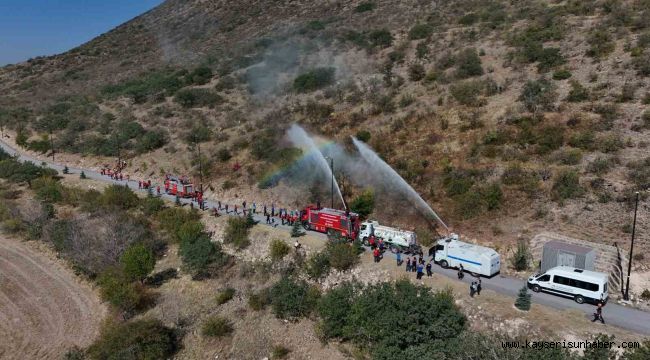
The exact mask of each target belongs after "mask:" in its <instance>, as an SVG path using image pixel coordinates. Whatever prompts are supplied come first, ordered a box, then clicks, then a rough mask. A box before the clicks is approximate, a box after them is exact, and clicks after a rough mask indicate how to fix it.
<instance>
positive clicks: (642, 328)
mask: <svg viewBox="0 0 650 360" xmlns="http://www.w3.org/2000/svg"><path fill="white" fill-rule="evenodd" d="M0 147H2V148H3V149H4V150H5V151H6V152H7V153H9V154H11V155H18V157H19V159H20V160H22V161H32V162H34V163H37V164H40V163H42V161H40V160H38V159H36V158H33V157H31V156H29V155H25V154H23V153H20V152H17V151H16V150H15V149H13V148H12V147H11V146H9V145H8V144H6V143H5V142H4V141H0ZM46 164H47V166H48V167H50V168H53V169H55V170H57V171H59V172H62V171H63V166H62V165H60V164H58V163H55V162H52V161H46ZM69 170H70V172H71V173H80V172H81V170H82V169H76V168H73V167H69ZM83 170H84V172H85V173H86V176H87V177H88V178H91V179H94V180H99V181H103V182H109V183H114V184H121V185H127V186H129V187H130V188H132V189H133V190H134V191H142V192H144V191H145V190H139V189H138V183H137V180H131V181H130V182H128V183H127V181H115V180H111V178H110V177H108V176H104V175H101V174H100V173H98V172H95V171H91V170H88V169H83ZM153 186H154V188H155V186H156V184H153ZM162 196H163V197H164V198H168V199H169V200H172V201H173V200H174V197H173V196H170V195H166V194H163V195H162ZM181 201H182V202H183V203H190V200H188V199H181ZM230 205H231V206H232V205H234V204H230ZM238 205H241V204H238ZM206 207H207V208H212V207H216V203H213V202H210V201H206ZM258 211H261V206H260V205H259V204H258ZM255 220H256V221H258V222H259V223H260V224H265V223H266V218H265V217H263V216H262V215H260V214H257V215H256V216H255ZM276 226H277V227H281V228H286V229H287V231H289V230H290V226H282V225H280V224H277V225H276ZM322 238H323V239H326V237H325V235H322ZM389 255H390V256H394V255H392V254H389ZM433 269H434V272H435V273H438V274H442V275H445V276H447V277H449V278H452V279H456V278H457V275H456V270H453V269H442V268H441V267H439V266H434V268H433ZM473 279H474V278H473V277H472V276H471V275H469V274H466V276H465V278H464V279H463V280H462V281H463V282H465V283H467V284H468V285H467V288H468V291H469V284H470V282H471V281H472V280H473ZM459 281H461V280H459ZM524 284H525V281H524V280H520V279H516V278H512V277H507V276H501V275H496V276H494V277H492V278H484V279H483V280H482V285H483V288H485V289H491V290H494V291H496V292H498V293H500V294H504V295H508V296H511V297H515V296H516V295H517V292H518V291H519V289H520V288H521V287H522V286H523V285H524ZM531 293H532V300H533V302H535V303H538V304H542V305H546V306H549V307H552V308H555V309H559V310H564V309H567V308H573V309H578V310H582V311H583V312H584V313H585V316H587V317H591V316H592V314H593V313H594V310H595V307H594V306H593V305H589V304H582V305H581V304H578V303H576V302H574V301H573V300H572V299H569V298H564V297H560V296H556V295H551V294H547V293H533V292H531ZM603 318H604V319H605V322H606V323H608V324H612V325H615V326H618V327H621V328H624V329H627V330H630V331H633V332H636V333H640V334H644V335H650V313H648V312H644V311H640V310H637V309H633V308H630V307H625V306H622V305H619V304H615V303H614V302H610V303H608V304H607V305H606V306H605V308H604V310H603ZM594 326H601V325H600V324H599V323H595V324H594Z"/></svg>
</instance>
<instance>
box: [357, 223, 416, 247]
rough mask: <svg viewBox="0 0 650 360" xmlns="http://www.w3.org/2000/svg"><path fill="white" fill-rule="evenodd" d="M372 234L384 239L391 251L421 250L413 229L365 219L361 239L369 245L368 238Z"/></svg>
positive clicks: (360, 231)
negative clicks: (394, 226) (403, 228)
mask: <svg viewBox="0 0 650 360" xmlns="http://www.w3.org/2000/svg"><path fill="white" fill-rule="evenodd" d="M372 235H374V236H375V238H377V239H382V240H384V243H385V244H386V247H387V248H388V249H389V250H391V251H396V250H401V251H408V252H417V251H419V246H418V245H417V239H416V235H415V233H414V232H413V231H408V230H402V229H398V228H393V227H389V226H384V225H379V223H378V222H377V221H365V222H363V223H361V229H360V230H359V239H361V240H362V241H363V242H364V244H366V245H367V244H368V239H369V238H370V237H371V236H372Z"/></svg>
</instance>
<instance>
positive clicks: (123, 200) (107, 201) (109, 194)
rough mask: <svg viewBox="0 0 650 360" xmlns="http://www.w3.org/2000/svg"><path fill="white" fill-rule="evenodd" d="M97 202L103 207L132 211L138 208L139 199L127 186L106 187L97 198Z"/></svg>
mask: <svg viewBox="0 0 650 360" xmlns="http://www.w3.org/2000/svg"><path fill="white" fill-rule="evenodd" d="M99 202H100V203H101V204H102V205H103V206H105V207H115V208H119V209H122V210H128V209H132V208H134V207H136V206H138V204H139V202H140V199H138V196H137V195H136V194H135V193H134V192H133V190H131V189H130V188H129V187H127V186H123V185H109V186H107V187H106V188H105V189H104V191H103V192H102V195H101V196H100V197H99Z"/></svg>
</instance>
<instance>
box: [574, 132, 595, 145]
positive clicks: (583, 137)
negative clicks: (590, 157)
mask: <svg viewBox="0 0 650 360" xmlns="http://www.w3.org/2000/svg"><path fill="white" fill-rule="evenodd" d="M595 142H596V140H595V136H594V133H593V131H591V130H586V131H582V132H579V133H577V134H575V135H573V136H572V137H571V138H570V139H569V145H571V146H573V147H577V148H580V149H583V150H593V149H594V148H595V146H596V143H595Z"/></svg>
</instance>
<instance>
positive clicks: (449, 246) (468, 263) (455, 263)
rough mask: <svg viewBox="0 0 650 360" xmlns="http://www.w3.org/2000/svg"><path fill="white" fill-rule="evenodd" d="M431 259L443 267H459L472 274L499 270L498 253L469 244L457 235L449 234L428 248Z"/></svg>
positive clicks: (488, 275) (485, 273)
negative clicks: (461, 266)
mask: <svg viewBox="0 0 650 360" xmlns="http://www.w3.org/2000/svg"><path fill="white" fill-rule="evenodd" d="M429 254H430V255H433V260H434V261H435V262H436V263H438V264H439V265H440V266H441V267H443V268H448V267H453V268H460V265H463V269H464V270H466V271H468V272H470V273H471V274H472V275H475V276H478V275H483V276H487V277H490V276H493V275H494V274H496V273H498V272H499V271H500V270H501V257H500V256H499V253H498V252H496V251H494V249H490V248H488V247H485V246H479V245H474V244H469V243H466V242H462V241H460V240H458V235H456V234H451V235H450V236H448V237H445V238H443V239H441V240H438V242H437V244H436V245H435V246H434V247H432V248H431V249H430V250H429Z"/></svg>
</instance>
